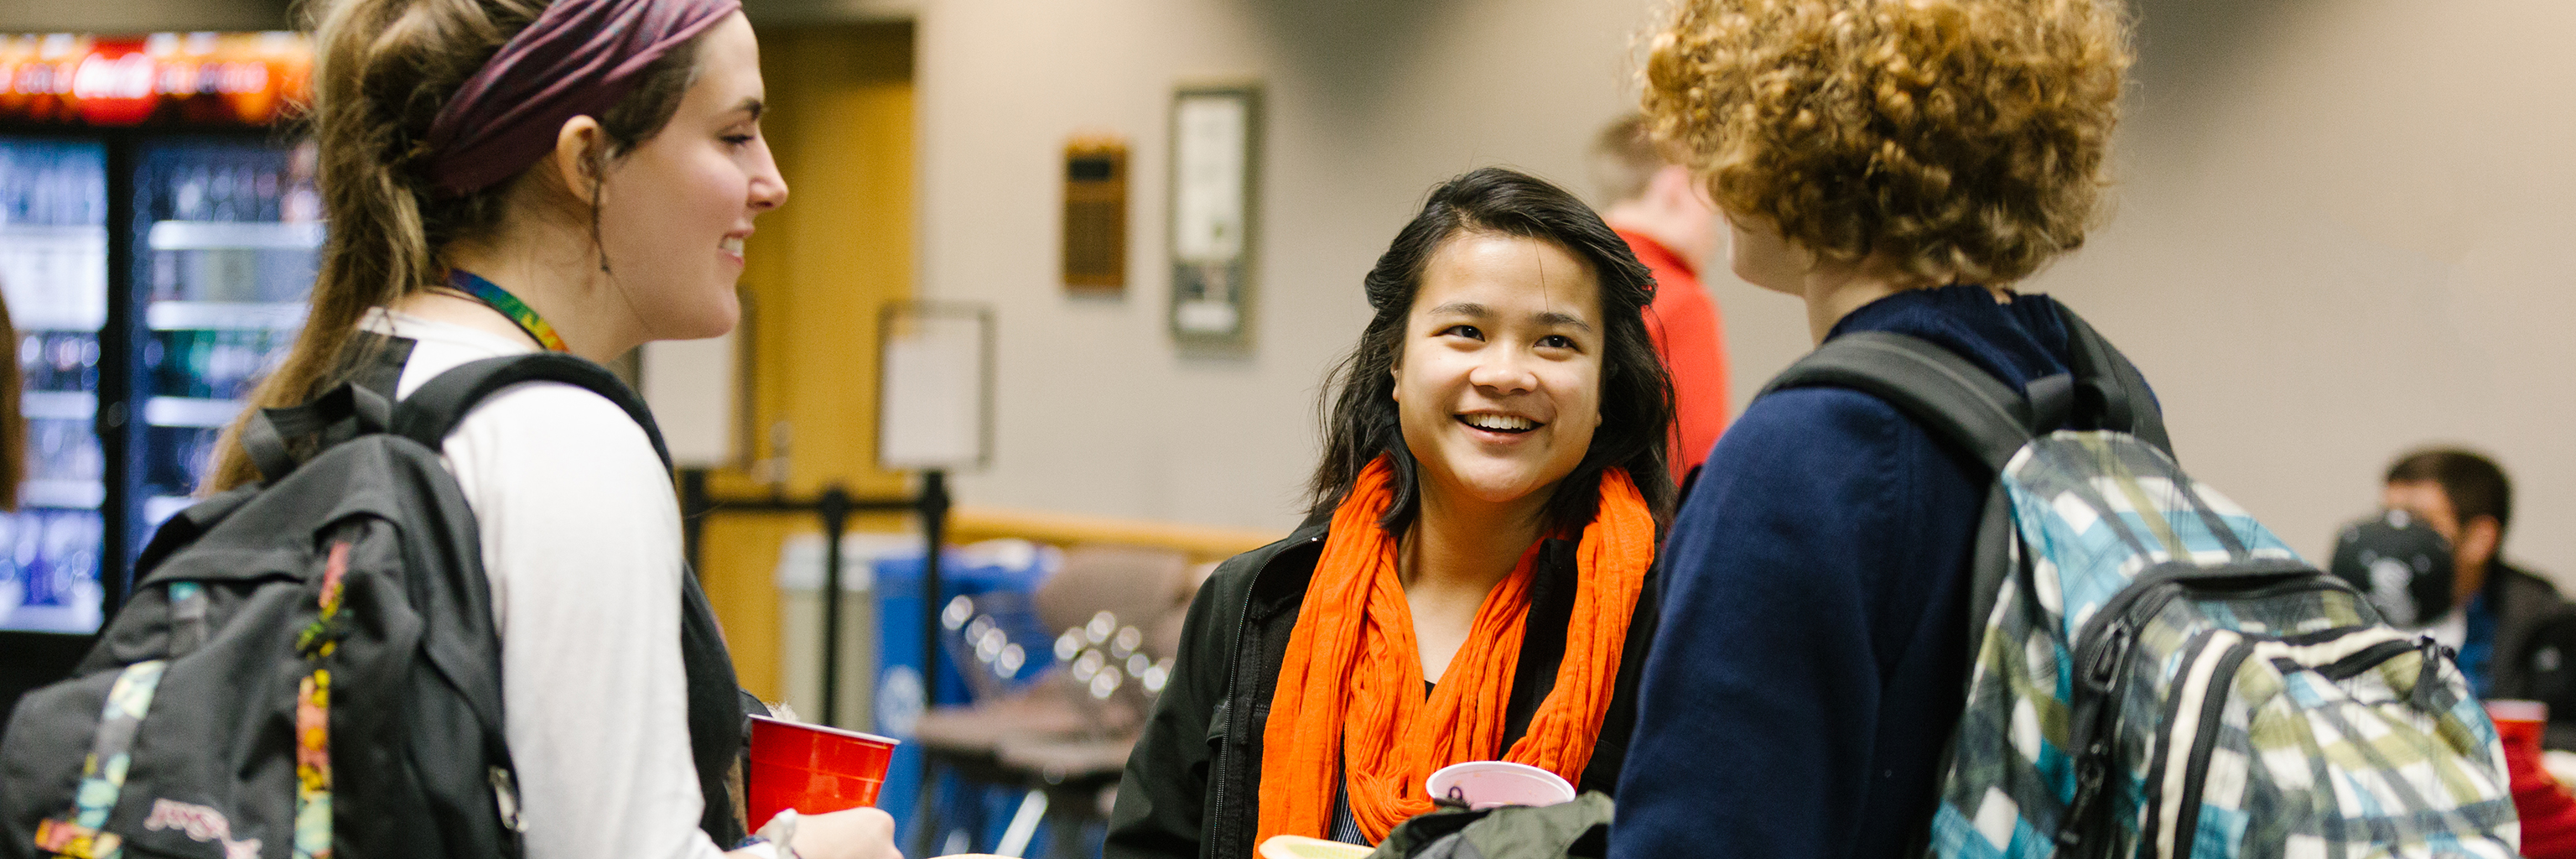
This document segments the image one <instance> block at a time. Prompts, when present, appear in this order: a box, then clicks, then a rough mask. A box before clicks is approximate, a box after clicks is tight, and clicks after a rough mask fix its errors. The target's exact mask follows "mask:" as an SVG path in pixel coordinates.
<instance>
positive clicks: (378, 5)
mask: <svg viewBox="0 0 2576 859" xmlns="http://www.w3.org/2000/svg"><path fill="white" fill-rule="evenodd" d="M547 5H548V0H323V2H321V3H319V4H318V8H317V11H316V14H315V18H316V20H315V25H316V26H315V36H314V42H315V52H316V55H315V57H314V69H313V81H314V90H313V104H312V106H311V110H310V112H309V113H308V114H307V115H306V121H307V122H308V123H310V126H311V128H312V133H313V138H314V143H315V145H316V147H317V149H318V150H319V151H320V154H321V162H320V171H319V173H318V175H317V176H316V177H315V179H316V185H317V187H318V188H319V190H320V192H321V196H322V208H323V213H324V215H325V216H327V217H328V218H329V222H328V223H329V225H330V226H329V232H328V234H327V236H326V238H325V239H324V241H323V244H322V259H321V265H320V266H319V271H318V272H317V273H316V275H315V277H314V281H313V300H312V312H311V313H310V315H308V316H307V317H306V319H305V321H304V330H303V333H301V334H299V335H297V337H296V339H295V346H294V348H293V349H291V350H289V351H288V352H287V355H286V360H285V361H284V362H283V363H281V364H279V365H278V367H277V369H276V370H275V371H274V372H272V373H270V374H269V376H268V378H266V379H264V380H262V381H261V382H260V384H259V387H258V388H257V389H255V390H253V391H252V392H251V395H250V398H249V403H248V406H249V407H248V408H246V409H244V410H243V412H242V417H241V418H236V419H235V420H234V421H233V424H232V426H230V427H228V428H226V429H225V430H224V437H223V440H222V442H221V443H220V444H218V445H217V447H216V451H217V454H216V457H215V462H214V467H213V468H212V469H211V470H210V471H209V473H208V474H207V477H206V487H205V489H206V491H208V492H219V491H222V490H225V489H230V488H232V487H235V486H240V485H242V484H245V483H251V482H255V481H257V480H259V479H260V473H259V469H258V467H257V466H255V465H253V464H252V463H251V461H250V457H249V455H248V454H247V453H246V452H244V451H243V450H242V447H241V429H242V422H243V421H244V420H247V419H248V417H249V415H251V414H253V412H252V411H251V410H252V409H262V408H277V407H282V406H292V405H295V404H298V403H302V402H304V401H305V400H308V399H311V398H312V397H313V396H314V395H316V394H318V393H321V392H322V391H324V390H326V389H328V388H329V387H330V386H332V385H335V384H338V383H340V382H341V381H344V380H345V378H344V377H345V374H344V373H343V372H342V368H343V367H344V366H351V365H352V364H353V362H348V361H344V360H343V356H342V352H344V351H345V350H347V349H348V348H349V346H350V343H351V340H352V336H351V335H353V334H355V333H356V332H357V329H358V325H359V324H360V323H361V322H362V321H364V320H365V318H366V315H367V312H368V311H370V310H373V309H376V308H379V307H390V306H392V305H394V304H395V303H397V302H399V301H401V300H402V299H403V298H406V297H408V296H411V295H413V294H416V293H419V292H421V291H423V290H427V289H429V288H430V287H431V286H434V285H436V284H438V283H439V282H441V281H442V280H444V279H445V278H446V274H447V266H446V263H445V261H444V260H443V259H442V251H443V249H444V248H446V247H447V246H448V245H449V243H451V242H454V241H456V240H458V239H466V238H480V237H483V236H486V235H489V234H490V233H491V231H493V230H494V229H496V228H498V227H499V226H500V223H501V220H502V214H503V212H504V209H505V203H506V201H507V200H508V199H509V194H510V189H511V188H512V187H513V186H515V185H516V184H518V183H519V182H520V181H523V180H525V179H527V178H528V176H526V175H524V174H523V175H522V176H520V177H518V178H514V179H511V180H508V181H504V182H501V183H498V184H495V185H493V186H492V187H490V188H485V189H483V190H480V191H476V192H473V193H471V194H466V195H463V196H450V195H446V194H443V193H441V192H440V191H438V189H437V187H436V185H434V184H433V183H432V182H431V181H430V179H429V177H428V174H427V173H426V170H425V167H426V164H427V162H428V157H427V156H428V155H429V154H430V153H429V151H428V147H427V145H426V144H424V143H423V141H424V140H425V139H426V138H427V137H428V135H429V125H430V121H431V120H432V119H434V118H436V117H437V116H438V111H439V108H441V107H444V106H445V105H446V104H447V101H448V99H449V98H451V97H453V96H454V95H455V94H456V91H457V89H458V88H460V87H462V86H464V84H465V80H466V79H467V78H469V77H472V76H473V75H474V73H475V71H477V70H479V69H481V68H482V67H483V64H484V63H485V62H487V61H489V60H490V59H491V58H492V55H493V54H495V53H498V52H499V51H500V50H501V46H502V45H503V44H504V43H506V42H508V41H509V39H510V36H511V35H512V34H515V33H517V32H519V31H520V30H521V29H524V28H525V27H527V26H528V24H529V23H530V22H532V21H535V20H536V18H537V14H538V13H540V12H543V11H545V8H546V6H547ZM697 66H698V64H697V41H696V40H694V39H693V40H691V41H690V42H689V43H687V44H684V45H681V46H679V47H677V48H674V49H673V50H671V51H670V52H668V53H666V54H664V55H662V57H661V58H660V59H658V60H655V61H654V62H653V63H652V64H651V65H650V66H647V67H646V69H645V70H644V72H643V73H642V75H641V76H640V80H639V83H638V85H637V86H636V87H635V89H634V91H633V92H631V93H628V94H627V95H626V97H625V98H623V99H621V100H620V101H619V102H618V103H617V105H616V106H615V107H612V108H610V109H609V110H607V111H606V112H605V113H604V115H602V116H600V117H598V119H599V124H600V129H601V131H602V132H603V133H604V136H605V137H606V138H607V141H608V150H607V151H605V152H597V153H592V156H591V157H592V158H593V164H592V167H593V169H592V170H591V177H592V182H593V183H594V187H593V189H592V190H593V191H594V194H593V199H597V196H596V193H595V192H596V191H597V188H596V183H597V182H598V181H599V177H601V176H602V175H604V174H605V172H606V167H607V163H608V162H609V161H610V160H612V159H614V158H617V157H620V156H622V155H623V154H624V153H626V152H630V151H633V149H634V148H635V147H636V146H639V145H642V144H643V143H644V142H645V141H647V140H650V139H652V137H653V135H654V133H656V132H658V131H660V130H661V129H662V126H664V125H666V124H668V123H669V122H670V121H671V116H672V115H673V114H674V113H676V112H678V110H679V107H680V97H681V96H682V95H684V94H686V93H687V92H688V89H689V85H690V84H691V83H693V82H695V80H696V77H697ZM589 217H590V218H591V219H592V223H591V226H592V239H593V241H594V242H596V241H597V220H596V219H597V212H596V211H595V210H594V211H592V212H591V213H589Z"/></svg>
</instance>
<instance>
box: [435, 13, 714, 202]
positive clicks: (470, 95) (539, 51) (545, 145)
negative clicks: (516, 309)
mask: <svg viewBox="0 0 2576 859" xmlns="http://www.w3.org/2000/svg"><path fill="white" fill-rule="evenodd" d="M741 8H742V0H555V2H554V3H553V4H552V5H549V6H547V7H546V10H545V11H544V12H541V13H538V15H537V20H535V21H534V22H531V23H529V24H528V27H527V29H524V30H520V31H519V32H518V35H514V36H511V37H510V41H509V43H507V44H504V45H502V46H501V51H500V52H499V53H496V54H493V55H492V60H491V61H490V62H487V63H484V64H483V68H482V70H480V71H477V72H475V73H474V76H473V77H471V78H467V79H466V81H465V85H464V86H463V87H460V88H458V89H457V91H456V96H455V97H454V98H450V99H448V100H447V106H446V107H444V108H440V109H439V111H438V118H437V119H434V120H431V121H430V124H429V140H428V143H429V148H430V161H429V178H430V179H431V181H434V182H436V183H438V187H439V189H440V190H441V191H444V192H446V193H448V194H455V195H463V194H470V193H473V192H475V191H480V190H482V189H484V188H488V187H491V186H492V185H494V184H496V183H498V182H500V181H501V180H503V179H508V178H510V177H512V176H515V175H518V173H519V171H521V170H525V169H528V166H529V165H532V164H535V163H537V161H538V160H539V159H542V158H544V157H545V156H546V153H548V152H553V151H554V148H555V137H556V135H557V134H559V133H561V132H562V131H563V124H564V121H565V120H569V119H571V118H573V117H576V116H592V117H596V116H598V115H600V114H601V113H604V112H606V111H607V110H608V109H609V108H611V107H614V106H616V104H617V100H618V99H621V98H624V97H626V94H627V93H629V92H632V91H634V89H635V85H636V83H637V81H636V77H637V75H639V74H640V73H642V72H643V71H644V67H645V66H647V65H651V64H652V62H653V61H654V60H656V59H659V58H661V56H662V55H663V54H665V53H669V52H670V50H671V49H672V48H675V47H678V46H680V45H681V44H682V43H685V42H687V41H688V40H689V39H690V38H691V37H693V36H696V35H697V34H699V33H700V32H703V31H705V30H706V29H707V28H708V27H710V26H714V24H715V23H716V22H717V21H721V20H724V18H725V16H727V15H731V14H733V13H734V11H735V10H738V9H741Z"/></svg>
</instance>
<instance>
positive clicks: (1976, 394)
mask: <svg viewBox="0 0 2576 859" xmlns="http://www.w3.org/2000/svg"><path fill="white" fill-rule="evenodd" d="M1802 387H1834V388H1849V389H1852V390H1856V391H1859V392H1861V393H1864V394H1868V395H1870V396H1873V397H1876V398H1878V399H1879V400H1881V401H1884V402H1886V403H1887V404H1888V405H1891V406H1895V407H1896V410H1897V411H1900V412H1903V413H1905V414H1906V416H1908V417H1911V418H1913V419H1914V420H1915V421H1917V422H1919V423H1921V424H1922V425H1923V427H1924V428H1925V429H1928V430H1931V431H1932V433H1933V434H1934V435H1935V436H1938V437H1940V438H1941V439H1942V440H1943V441H1945V442H1948V443H1950V444H1954V445H1957V446H1958V447H1959V448H1960V449H1962V450H1965V451H1968V452H1969V453H1972V454H1974V455H1975V456H1976V457H1977V459H1978V460H1979V461H1981V462H1984V463H1985V464H1986V467H1988V468H1990V469H1993V470H1994V471H1995V472H1996V473H1998V474H2000V473H2002V472H2003V467H2004V465H2005V464H2006V463H2009V462H2011V461H2012V457H2013V454H2015V453H2018V452H2020V451H2021V449H2022V446H2023V445H2026V444H2029V443H2030V440H2031V437H2032V435H2033V429H2034V428H2035V427H2042V426H2047V427H2052V428H2053V427H2054V425H2055V424H2056V423H2057V422H2058V420H2063V417H2062V416H2063V415H2064V414H2065V409H2066V394H2067V393H2069V392H2071V387H2070V385H2069V383H2068V382H2067V380H2066V377H2064V376H2050V377H2048V378H2045V379H2040V380H2038V381H2036V382H2033V383H2032V384H2031V388H2032V391H2031V393H2032V395H2033V396H2024V395H2023V394H2022V393H2021V392H2019V391H2015V390H2013V389H2012V388H2011V387H2009V386H2007V385H2005V384H2004V383H2003V382H2001V381H1999V380H1997V379H1995V377H1994V375H1993V374H1990V373H1987V372H1986V371H1985V369H1984V368H1981V367H1978V366H1977V365H1975V364H1972V363H1969V362H1968V360H1967V359H1965V358H1961V357H1959V356H1958V355H1957V354H1956V353H1953V352H1951V351H1950V350H1948V349H1944V348H1942V347H1940V346H1939V345H1936V344H1934V343H1932V342H1931V341H1928V340H1924V339H1922V338H1919V337H1910V336H1907V335H1904V334H1896V333H1892V332H1886V331H1861V332H1855V333H1851V334H1845V335H1843V336H1841V337H1836V338H1834V339H1832V340H1830V341H1827V342H1826V343H1825V344H1824V345H1823V346H1819V347H1817V348H1816V351H1814V352H1810V353H1807V356H1806V357H1804V358H1800V359H1798V361H1797V362H1796V363H1793V364H1790V365H1789V369H1787V370H1783V371H1781V373H1780V375H1779V376H1778V377H1776V378H1773V379H1772V380H1771V383H1770V384H1769V385H1767V386H1765V387H1764V388H1763V389H1762V393H1765V394H1768V393H1771V392H1772V391H1777V390H1782V389H1785V388H1802ZM2033 403H2039V406H2038V407H2037V408H2034V406H2033ZM2047 418H2056V420H2047Z"/></svg>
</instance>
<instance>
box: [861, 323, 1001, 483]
mask: <svg viewBox="0 0 2576 859" xmlns="http://www.w3.org/2000/svg"><path fill="white" fill-rule="evenodd" d="M959 327H961V326H925V328H924V329H922V330H921V331H920V332H918V333H916V334H915V335H914V336H910V337H903V338H899V339H897V340H895V341H894V342H892V343H889V344H887V346H886V351H885V391H884V393H883V397H882V399H881V400H880V401H879V402H880V405H881V406H882V409H881V410H880V411H879V413H878V415H877V425H878V427H879V428H880V430H879V432H878V434H877V462H878V463H879V464H880V465H883V466H884V467H886V468H891V469H914V468H955V467H960V466H968V465H973V464H975V463H976V462H977V461H978V460H980V459H981V458H982V453H983V422H982V417H983V416H982V411H983V397H984V391H983V376H982V372H981V367H979V366H978V364H979V363H980V358H981V354H982V351H981V349H980V348H979V347H980V344H979V343H978V341H977V339H976V336H975V334H976V332H977V330H978V329H977V328H975V327H974V325H973V323H971V322H970V323H968V324H967V325H965V326H962V330H958V331H950V330H944V329H948V328H959ZM940 335H947V336H940Z"/></svg>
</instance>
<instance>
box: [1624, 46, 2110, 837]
mask: <svg viewBox="0 0 2576 859" xmlns="http://www.w3.org/2000/svg"><path fill="white" fill-rule="evenodd" d="M2128 43H2129V34H2128V31H2127V25H2126V22H2125V20H2124V19H2123V18H2122V12H2121V11H2120V9H2119V7H2118V6H2117V4H2111V3H2102V2H2097V0H1685V2H1681V3H1679V4H1677V6H1676V8H1675V9H1674V11H1673V12H1672V13H1671V17H1670V18H1669V19H1668V21H1667V23H1666V24H1665V25H1664V26H1663V27H1661V28H1660V32H1657V33H1656V34H1654V35H1653V36H1652V37H1651V49H1650V52H1649V55H1648V57H1647V60H1646V67H1645V71H1644V77H1645V87H1644V90H1645V93H1644V108H1645V113H1646V116H1647V124H1648V126H1649V127H1650V128H1651V129H1652V130H1653V132H1654V136H1655V137H1656V139H1658V140H1661V141H1666V142H1668V143H1669V144H1671V145H1673V146H1675V147H1677V148H1678V149H1679V150H1680V151H1681V152H1683V153H1686V157H1687V159H1688V162H1689V164H1690V165H1691V168H1692V172H1693V174H1694V175H1695V176H1696V177H1698V179H1699V180H1700V181H1701V183H1702V185H1703V187H1705V188H1706V189H1707V190H1708V192H1709V196H1710V198H1711V199H1712V200H1713V201H1714V202H1715V203H1716V205H1717V207H1718V209H1719V211H1720V212H1721V213H1722V214H1723V216H1724V217H1725V219H1726V222H1727V224H1728V227H1729V230H1730V235H1729V237H1728V259H1729V262H1730V263H1731V265H1732V268H1733V269H1734V271H1735V273H1736V274H1737V275H1738V276H1740V277H1742V278H1743V279H1744V280H1746V281H1748V282H1750V283H1752V284H1754V285H1756V286H1760V287H1763V288H1766V289H1770V290H1774V291H1777V292H1783V293H1787V294H1789V295H1794V296H1797V297H1799V298H1800V299H1802V300H1803V301H1804V302H1805V304H1806V310H1807V329H1808V334H1809V335H1810V336H1811V337H1813V338H1814V340H1815V341H1816V342H1818V343H1823V342H1825V341H1827V340H1830V339H1832V338H1835V337H1841V336H1844V335H1848V334H1854V333H1858V332H1869V331H1882V332H1893V333H1899V334H1905V335H1910V336H1913V337H1916V338H1920V339H1923V340H1926V341H1930V342H1931V343H1933V344H1935V345H1938V346H1941V347H1943V348H1945V349H1947V350H1949V351H1950V352H1952V353H1955V354H1956V355H1958V356H1959V357H1961V358H1964V359H1966V360H1967V361H1968V362H1969V363H1972V364H1975V365H1977V366H1978V367H1979V368H1980V369H1983V370H1984V371H1986V372H1987V373H1988V374H1989V375H1991V376H1992V377H1994V378H1995V379H1996V380H1998V381H2000V382H2001V383H2003V384H2005V385H2007V386H2009V387H2011V388H2014V389H2016V390H2018V389H2022V388H2024V387H2026V386H2027V385H2028V384H2029V383H2030V381H2031V380H2033V379H2038V378H2042V377H2045V376H2050V375H2054V374H2059V373H2066V372H2068V368H2069V367H2070V366H2071V356H2070V352H2069V346H2068V336H2067V323H2066V317H2065V315H2064V314H2063V313H2061V310H2060V306H2059V305H2058V303H2057V302H2056V301H2055V300H2054V299H2052V298H2050V297H2048V296H2045V295H2037V294H2029V293H2023V292H2019V291H2017V290H2016V289H2015V288H2014V287H2015V284H2017V283H2019V282H2020V281H2022V280H2023V279H2025V278H2028V277H2030V276H2031V275H2032V274H2033V273H2035V272H2037V271H2039V270H2040V269H2041V268H2042V267H2043V266H2045V265H2046V264H2047V263H2049V262H2050V261H2051V260H2054V259H2056V258H2057V257H2059V256H2061V255H2063V254H2066V253H2068V252H2071V251H2073V250H2075V249H2077V248H2078V247H2080V246H2081V245H2082V244H2083V242H2084V239H2085V236H2086V234H2087V232H2088V230H2089V229H2090V228H2091V226H2092V225H2093V223H2094V222H2095V220H2096V218H2097V217H2098V210H2099V202H2100V199H2101V197H2102V195H2103V192H2104V188H2105V187H2106V186H2107V184H2108V180H2107V179H2106V178H2105V176H2104V172H2103V168H2104V165H2105V163H2106V161H2107V159H2108V153H2109V146H2110V140H2111V136H2112V130H2113V128H2114V126H2116V125H2117V122H2118V117H2119V99H2120V92H2121V87H2122V80H2123V78H2124V77H2125V72H2126V69H2127V67H2128V64H2129V61H2130V54H2129V50H2128ZM1994 480H1995V475H1994V474H1993V472H1992V471H1990V470H1988V468H1987V467H1986V466H1985V465H1984V464H1983V463H1982V462H1981V461H1979V460H1977V459H1976V458H1975V457H1973V456H1972V455H1970V454H1968V453H1967V452H1965V451H1961V450H1956V449H1954V448H1953V447H1952V446H1951V445H1948V444H1946V443H1944V442H1943V441H1942V440H1941V439H1940V438H1938V437H1936V436H1934V435H1933V434H1932V433H1931V432H1929V431H1927V430H1926V429H1925V427H1924V426H1922V425H1921V424H1918V423H1916V422H1915V421H1914V420H1913V419H1911V418H1909V417H1907V416H1906V415H1905V414H1904V413H1903V412H1901V411H1899V410H1898V409H1897V407H1895V406H1893V405H1890V404H1889V403H1887V402H1885V401H1883V400H1880V399H1878V398H1877V397H1874V396H1871V395H1869V394H1865V393H1862V392H1859V391H1856V390H1851V389H1846V388H1836V387H1807V388H1792V389H1787V390H1782V391H1778V392H1775V393H1771V394H1768V395H1765V396H1763V397H1761V398H1759V399H1756V400H1754V401H1753V403H1752V404H1751V405H1750V406H1748V407H1747V408H1746V409H1745V411H1744V413H1743V414H1742V415H1741V416H1739V417H1738V418H1737V420H1736V421H1735V423H1734V424H1733V425H1731V426H1729V427H1728V428H1727V431H1726V436H1725V438H1724V439H1723V440H1721V441H1719V442H1718V444H1717V447H1716V449H1715V450H1714V451H1713V452H1712V453H1711V454H1710V455H1709V459H1708V462H1707V463H1706V464H1704V465H1703V466H1701V470H1700V475H1699V479H1698V480H1697V481H1696V482H1695V483H1694V484H1693V486H1692V488H1691V491H1690V493H1689V495H1688V497H1687V498H1685V499H1684V500H1683V505H1682V509H1681V511H1680V512H1679V513H1676V514H1675V515H1674V519H1673V527H1672V537H1671V539H1670V540H1669V541H1668V542H1667V543H1666V544H1665V546H1664V554H1663V563H1664V567H1663V573H1662V574H1663V576H1664V581H1665V587H1666V590H1665V592H1664V594H1663V599H1664V605H1663V611H1664V615H1663V617H1662V619H1661V621H1660V622H1659V623H1658V624H1657V628H1658V630H1659V635H1660V638H1659V639H1658V640H1657V641H1656V643H1655V650H1654V654H1653V655H1652V656H1650V657H1649V658H1648V660H1647V664H1646V677H1645V682H1644V685H1643V687H1642V688H1641V691H1640V694H1639V706H1638V719H1637V728H1636V735H1635V739H1634V741H1633V743H1632V744H1631V746H1630V748H1629V755H1628V761H1629V763H1628V767H1627V770H1626V771H1625V773H1624V774H1623V776H1622V779H1621V789H1622V793H1621V794H1620V796H1619V818H1618V822H1617V823H1616V824H1615V825H1613V826H1612V827H1611V832H1610V855H1612V856H1614V857H1621V859H1650V857H1651V859H1662V857H1674V856H1748V857H1749V856H1760V857H1766V859H1844V857H1858V859H1894V857H1900V856H1909V857H1910V856H1921V855H1923V850H1924V846H1923V845H1924V843H1925V841H1924V839H1925V838H1926V836H1927V834H1928V833H1929V832H1930V830H1931V825H1932V816H1933V812H1934V810H1935V808H1936V807H1937V805H1938V803H1939V791H1940V779H1941V775H1942V761H1943V750H1944V748H1945V747H1946V746H1947V744H1948V742H1949V739H1950V737H1951V735H1952V734H1953V732H1954V730H1955V728H1956V725H1957V723H1958V721H1959V717H1960V714H1961V711H1962V710H1963V708H1964V706H1965V690H1966V686H1967V681H1968V666H1969V654H1968V652H1967V638H1968V629H1969V627H1970V623H1969V620H1968V618H1967V613H1968V607H1967V606H1968V598H1969V595H1968V593H1967V591H1968V589H1969V586H1970V581H1971V575H1970V567H1971V564H1972V558H1973V555H1974V551H1975V543H1976V533H1977V529H1978V523H1979V519H1980V514H1981V511H1982V508H1983V507H1984V502H1985V500H1986V497H1987V491H1988V489H1989V488H1990V487H1991V486H1993V485H1994ZM2015 843H2016V844H2019V843H2021V842H2020V841H2018V840H2016V841H2015ZM2042 849H2045V848H2042Z"/></svg>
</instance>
